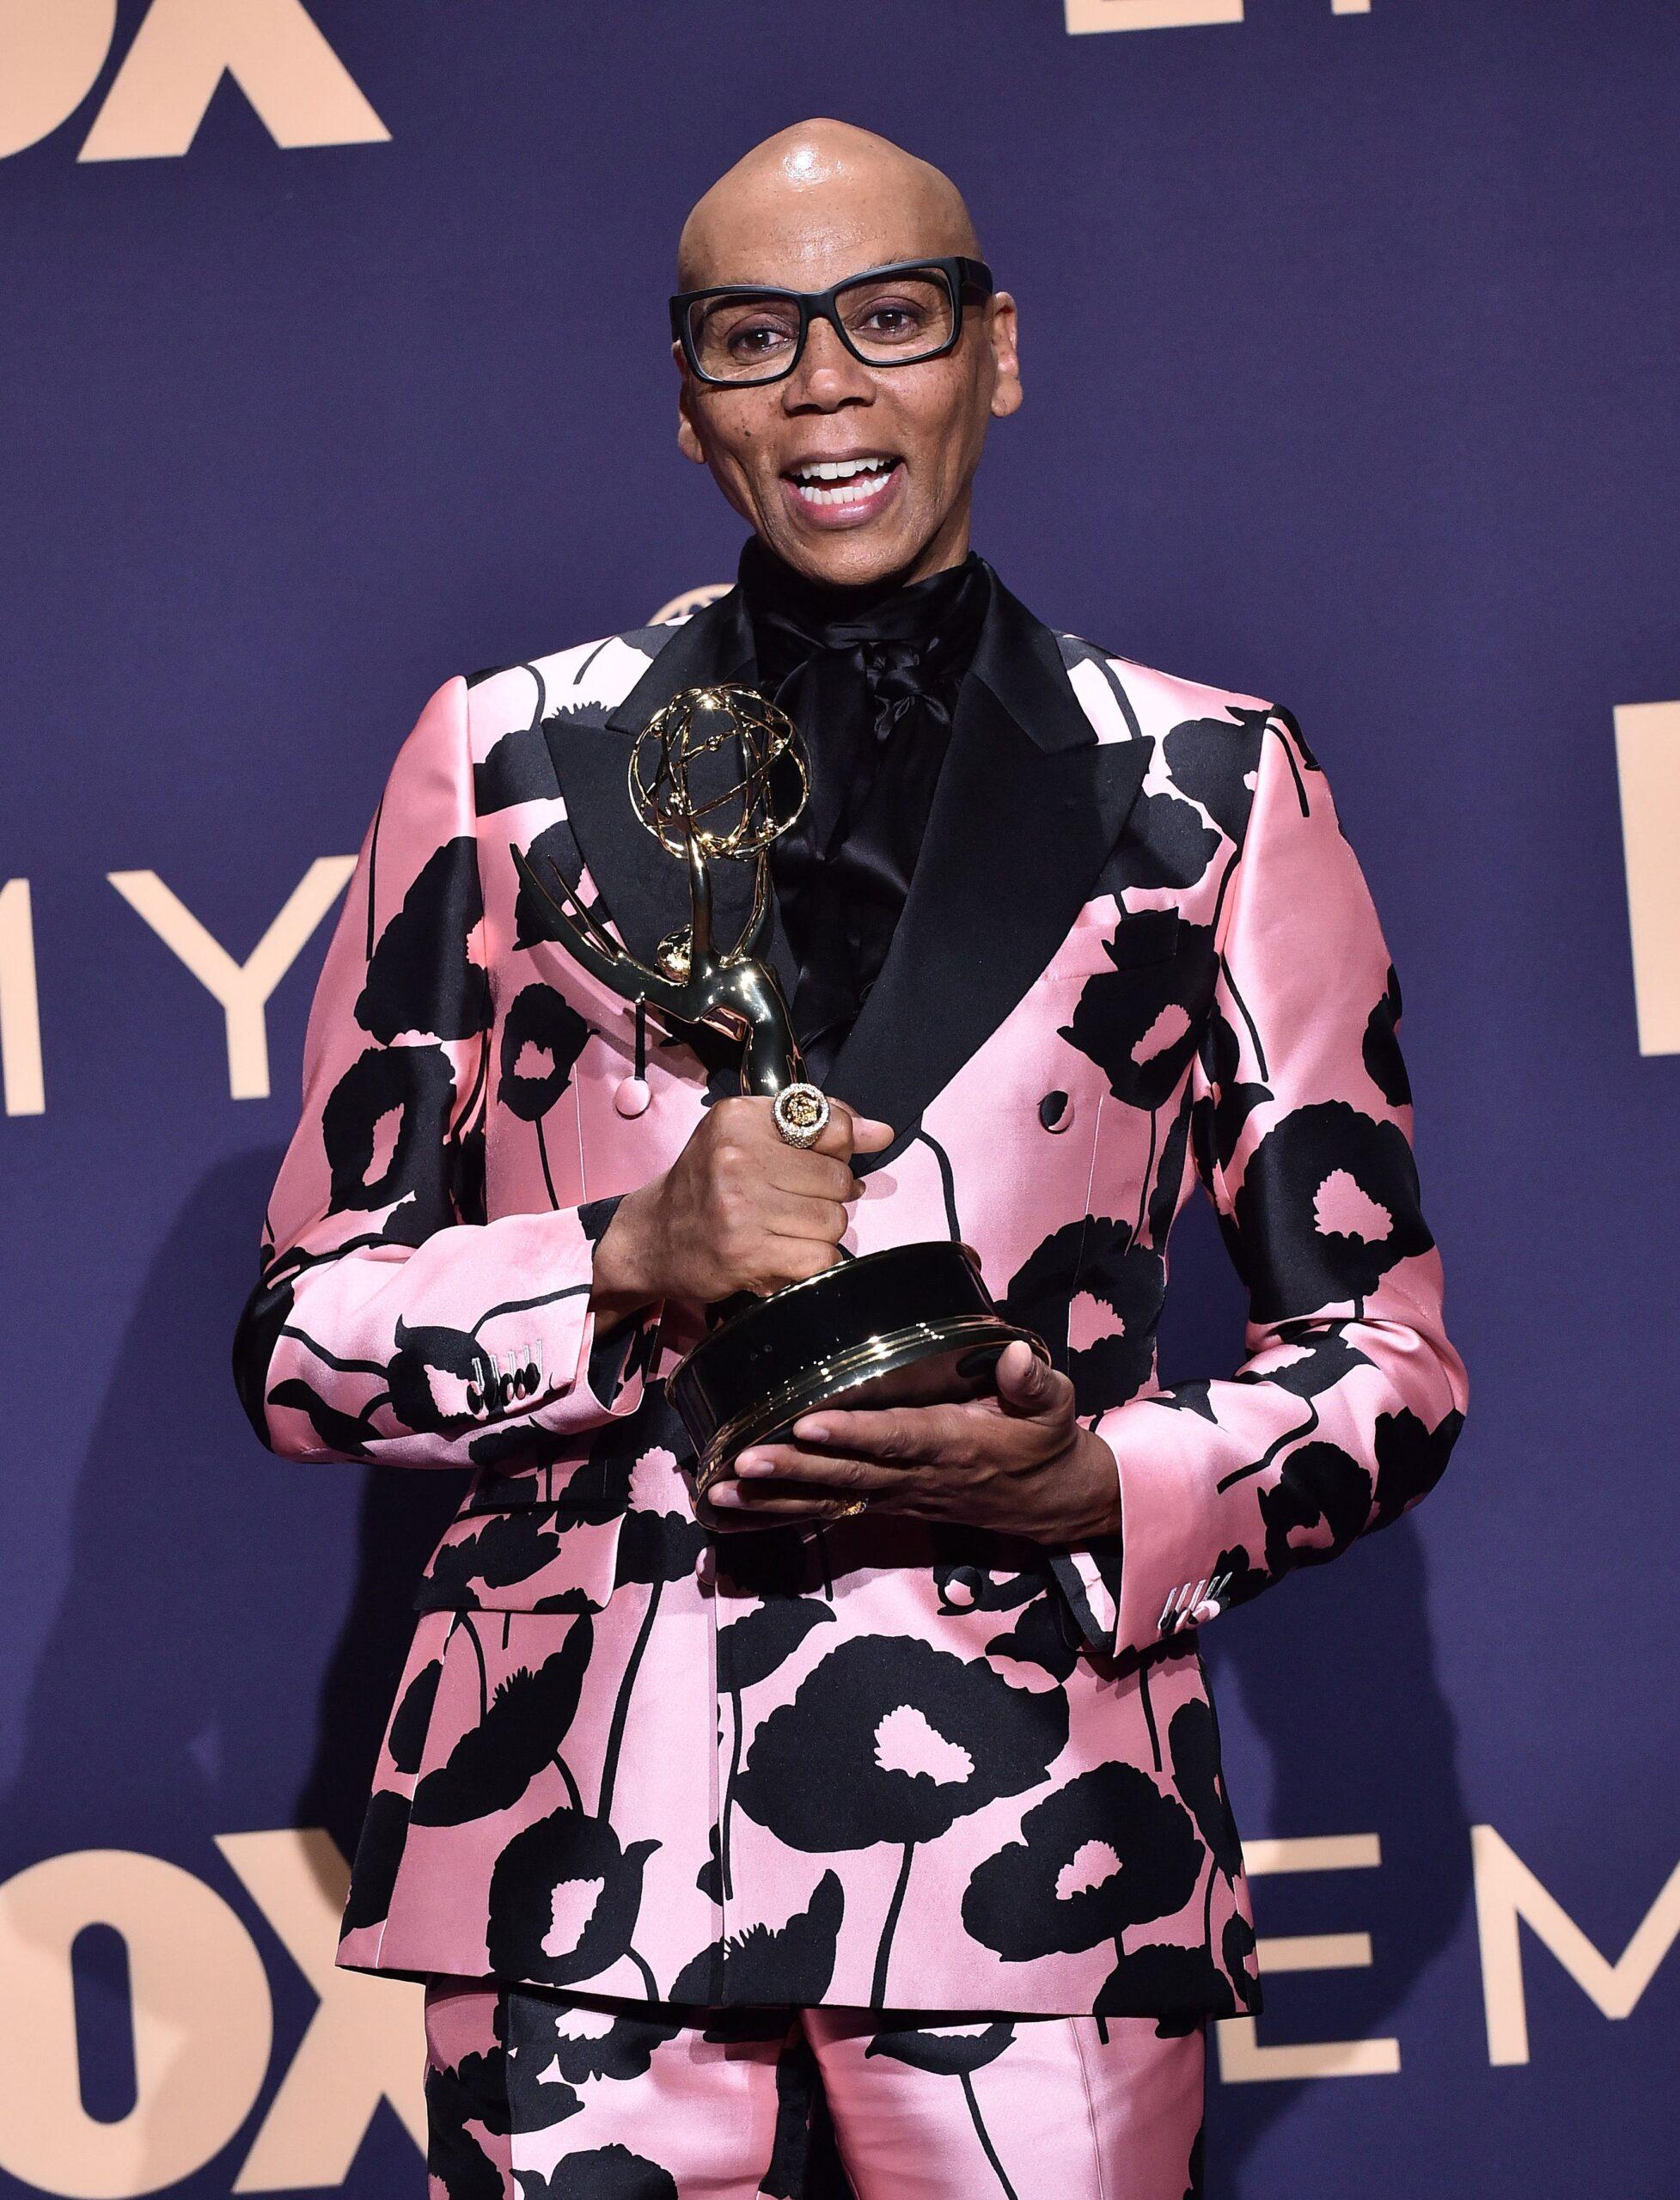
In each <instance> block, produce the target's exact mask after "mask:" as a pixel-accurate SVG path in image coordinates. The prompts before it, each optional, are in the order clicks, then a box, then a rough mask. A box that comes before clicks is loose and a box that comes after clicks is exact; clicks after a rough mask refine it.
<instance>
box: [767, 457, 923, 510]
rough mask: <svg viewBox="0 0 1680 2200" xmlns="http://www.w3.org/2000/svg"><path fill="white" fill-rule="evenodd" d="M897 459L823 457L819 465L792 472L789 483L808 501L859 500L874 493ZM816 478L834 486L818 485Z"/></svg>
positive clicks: (849, 502)
mask: <svg viewBox="0 0 1680 2200" xmlns="http://www.w3.org/2000/svg"><path fill="white" fill-rule="evenodd" d="M897 462H898V461H896V460H895V459H890V458H841V459H825V460H824V461H822V463H821V464H820V465H815V466H805V467H801V468H800V469H799V471H798V472H797V474H794V475H793V476H792V480H793V486H794V487H795V488H796V489H797V491H798V492H799V494H800V495H801V496H802V497H803V498H804V499H805V501H806V502H807V503H808V504H861V503H862V502H863V501H864V498H866V497H872V496H874V495H875V494H876V492H877V490H878V489H879V488H880V486H881V484H882V481H883V480H884V479H885V477H886V475H887V474H889V473H890V472H891V471H892V469H893V467H895V465H896V464H897ZM820 481H826V482H833V483H834V487H832V488H820V487H818V486H817V484H818V482H820Z"/></svg>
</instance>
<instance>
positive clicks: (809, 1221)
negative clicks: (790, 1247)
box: [763, 1192, 852, 1245]
mask: <svg viewBox="0 0 1680 2200" xmlns="http://www.w3.org/2000/svg"><path fill="white" fill-rule="evenodd" d="M851 1219H852V1218H851V1216H850V1215H849V1214H847V1213H846V1209H845V1208H844V1207H842V1206H841V1205H840V1201H838V1200H823V1199H803V1198H801V1197H800V1195H798V1194H797V1192H778V1193H777V1194H776V1195H775V1196H774V1198H773V1199H770V1200H767V1201H766V1202H765V1205H764V1208H763V1224H764V1227H765V1229H766V1230H767V1231H768V1232H769V1234H770V1235H771V1236H772V1237H817V1238H821V1239H822V1242H823V1243H824V1244H829V1245H836V1244H839V1243H840V1239H841V1238H842V1237H844V1236H845V1235H846V1227H847V1225H848V1224H849V1223H850V1221H851Z"/></svg>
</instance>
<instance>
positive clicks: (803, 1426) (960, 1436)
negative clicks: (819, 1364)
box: [792, 1406, 974, 1462]
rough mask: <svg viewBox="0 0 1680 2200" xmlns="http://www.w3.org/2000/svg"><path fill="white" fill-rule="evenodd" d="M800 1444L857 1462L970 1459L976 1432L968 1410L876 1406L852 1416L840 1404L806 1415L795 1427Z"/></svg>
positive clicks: (951, 1407) (795, 1436) (959, 1408)
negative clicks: (841, 1455)
mask: <svg viewBox="0 0 1680 2200" xmlns="http://www.w3.org/2000/svg"><path fill="white" fill-rule="evenodd" d="M792 1433H793V1435H794V1438H795V1439H796V1441H797V1442H798V1443H799V1444H802V1445H812V1446H815V1447H817V1448H816V1451H815V1452H814V1453H813V1454H812V1456H815V1457H822V1455H823V1454H825V1453H828V1452H831V1451H832V1452H837V1453H841V1454H844V1455H845V1456H846V1457H851V1458H855V1459H876V1460H887V1461H889V1462H890V1461H896V1460H903V1461H907V1462H908V1461H912V1460H915V1461H922V1460H929V1459H944V1460H953V1459H964V1458H967V1457H968V1455H969V1453H970V1451H972V1449H973V1444H974V1427H973V1426H972V1423H971V1420H970V1412H969V1409H967V1408H965V1407H962V1406H891V1407H883V1406H872V1407H870V1408H867V1409H864V1410H862V1411H858V1412H851V1413H846V1412H843V1411H841V1410H840V1409H838V1408H836V1407H834V1406H824V1407H822V1409H820V1410H819V1411H818V1412H816V1413H811V1414H806V1415H803V1416H802V1417H801V1418H800V1419H799V1420H797V1421H795V1422H794V1424H793V1432H792Z"/></svg>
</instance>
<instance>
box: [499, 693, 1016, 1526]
mask: <svg viewBox="0 0 1680 2200" xmlns="http://www.w3.org/2000/svg"><path fill="white" fill-rule="evenodd" d="M629 791H630V800H631V802H632V805H633V807H634V809H635V812H636V815H637V816H638V818H639V819H640V820H641V822H642V823H643V824H644V825H645V827H646V828H647V829H648V831H649V832H650V833H651V834H652V835H653V837H654V839H655V840H657V841H658V843H659V845H660V846H661V847H662V848H663V850H664V851H665V853H667V854H668V855H669V856H671V857H673V858H674V859H677V860H680V861H681V862H683V863H685V864H686V865H687V870H688V884H689V889H690V895H691V907H692V911H693V916H692V920H691V922H690V923H688V924H687V925H685V926H682V927H681V929H680V930H679V931H677V932H672V933H670V934H669V936H668V937H667V938H664V939H663V940H661V942H660V943H659V945H658V947H657V949H656V950H655V954H654V960H653V962H652V963H651V964H650V963H643V962H641V961H639V960H638V958H637V957H636V956H633V955H632V954H630V953H629V952H627V950H626V949H624V948H622V947H620V945H619V944H617V943H616V942H615V941H614V940H611V939H609V938H608V937H607V935H606V933H605V932H602V929H601V927H600V926H599V925H597V924H596V922H595V920H594V919H593V918H592V917H590V914H589V913H588V912H587V911H586V910H585V909H584V908H583V904H582V902H581V901H579V899H578V896H577V889H576V888H575V887H574V886H573V885H572V884H571V881H570V880H568V879H567V878H566V877H565V875H564V874H563V873H562V872H561V871H559V868H558V866H557V865H553V864H552V863H551V864H549V865H547V870H548V873H549V876H548V877H547V878H544V877H541V876H540V875H539V873H538V872H537V871H536V869H535V867H534V866H533V865H531V863H530V862H529V861H528V859H527V857H526V856H525V855H524V853H522V850H520V849H519V848H517V847H516V848H515V849H514V850H513V858H514V862H515V865H516V867H517V869H518V871H519V874H520V876H521V877H522V879H523V880H524V881H525V883H526V884H527V885H528V887H529V888H530V889H531V890H532V891H533V893H535V895H538V896H539V897H540V899H541V901H542V903H543V904H544V906H545V907H546V908H547V912H548V914H549V916H550V918H551V920H552V922H553V928H554V932H555V936H556V938H558V940H559V943H560V944H561V945H562V946H564V947H565V950H566V952H567V953H568V954H569V955H571V957H572V958H573V960H574V961H575V962H577V963H579V964H580V965H581V966H582V968H583V969H585V970H587V971H588V972H589V973H590V975H591V976H592V977H594V978H596V979H598V980H599V981H601V982H602V984H603V985H606V986H609V987H612V988H613V990H614V992H616V993H620V994H621V995H622V996H623V997H624V998H625V999H626V1000H632V1001H641V1002H645V1004H646V1005H647V1007H648V1008H650V1009H651V1010H653V1011H656V1012H657V1014H658V1015H659V1016H660V1017H661V1018H663V1019H664V1020H665V1021H666V1022H668V1023H673V1024H691V1025H692V1024H707V1025H709V1026H710V1027H711V1028H712V1030H718V1031H723V1032H726V1033H727V1034H729V1036H730V1037H732V1038H735V1039H737V1040H739V1041H740V1042H741V1045H742V1065H741V1089H742V1091H743V1092H748V1093H758V1094H760V1095H761V1096H762V1097H764V1098H766V1099H769V1100H773V1101H774V1102H775V1103H776V1105H777V1123H778V1127H779V1130H780V1131H781V1134H782V1135H783V1137H785V1139H787V1140H788V1141H789V1143H790V1144H792V1145H796V1146H797V1145H809V1143H811V1142H812V1140H814V1139H815V1138H816V1136H817V1135H819V1134H820V1133H821V1129H822V1123H823V1122H825V1121H827V1118H828V1102H827V1100H826V1099H825V1098H824V1097H823V1095H822V1093H821V1092H820V1091H817V1089H816V1086H815V1085H809V1084H808V1083H806V1081H805V1079H804V1075H803V1064H802V1063H801V1060H800V1058H799V1049H798V1047H797V1044H796V1043H795V1041H794V1036H793V1028H792V1025H791V1022H790V1021H789V1018H788V1012H787V1005H786V1003H785V1001H784V1000H783V999H782V995H781V990H780V987H779V986H778V985H777V982H776V978H775V975H774V973H773V971H772V970H771V969H770V968H769V967H768V965H767V963H763V962H761V961H760V960H759V959H758V958H759V950H761V948H762V946H763V944H764V942H765V939H766V938H767V932H768V927H769V922H770V894H771V886H770V864H769V857H768V853H767V851H768V849H769V846H770V844H771V842H772V841H773V840H775V839H776V838H777V836H778V835H779V834H782V833H785V831H786V830H787V828H788V827H789V826H790V825H791V824H792V823H793V822H794V820H795V819H796V818H797V816H798V815H799V813H800V811H801V810H803V807H804V803H805V798H806V795H807V792H808V791H809V770H808V767H807V765H806V761H805V757H804V753H803V744H802V743H801V741H800V738H799V735H798V732H797V729H796V728H795V726H794V724H793V722H792V720H791V718H789V717H788V716H787V714H786V713H785V712H783V711H780V710H779V709H777V707H776V706H775V705H774V704H773V703H772V702H769V701H767V700H766V698H765V697H764V696H762V695H761V694H759V693H758V691H757V690H756V689H755V688H744V687H736V686H730V685H719V686H717V687H711V688H684V689H682V690H681V693H680V694H676V695H674V696H673V697H672V698H671V700H670V701H669V703H667V704H666V705H665V706H664V707H663V709H662V710H661V711H659V712H657V715H656V716H655V717H654V718H651V719H650V720H649V722H648V724H646V725H645V727H644V728H643V730H642V731H641V732H640V733H639V734H638V736H637V737H636V742H635V745H634V747H633V748H632V750H631V755H630V770H629ZM719 858H722V859H725V860H734V861H737V862H750V863H751V864H752V865H754V875H753V900H752V908H751V911H750V914H748V919H747V922H746V925H745V926H744V927H743V929H742V934H741V937H740V938H739V939H738V940H737V941H736V944H735V945H734V946H733V947H732V948H729V949H727V950H724V951H722V952H720V951H719V950H718V946H717V944H716V943H715V941H714V939H713V937H712V876H711V871H710V868H709V866H710V865H711V864H712V862H713V861H714V860H716V859H719ZM712 1312H713V1316H714V1325H713V1326H712V1328H711V1329H709V1330H708V1331H707V1333H706V1335H705V1336H704V1337H702V1338H701V1339H700V1341H699V1343H698V1344H696V1345H695V1346H694V1347H693V1350H692V1351H690V1352H689V1353H688V1354H687V1356H686V1357H685V1358H684V1359H683V1360H681V1361H680V1362H679V1364H678V1365H677V1366H675V1368H674V1369H673V1370H672V1371H671V1373H670V1375H669V1378H667V1388H668V1390H669V1395H670V1397H671V1401H672V1402H673V1403H674V1405H675V1408H676V1409H677V1412H678V1414H679V1415H681V1420H682V1423H683V1426H684V1427H685V1428H686V1429H687V1432H688V1435H689V1437H690V1439H691V1440H692V1441H693V1446H694V1454H695V1487H696V1488H697V1489H698V1490H700V1491H702V1492H703V1491H705V1490H706V1488H709V1487H710V1485H711V1484H712V1482H714V1481H716V1480H717V1479H718V1476H720V1475H723V1474H725V1473H727V1472H728V1471H729V1470H730V1464H731V1463H732V1462H733V1460H734V1459H735V1457H736V1454H737V1453H738V1452H740V1451H744V1450H745V1449H746V1447H747V1446H748V1445H749V1444H755V1443H767V1442H773V1441H774V1440H775V1439H777V1438H778V1437H779V1435H782V1434H784V1433H785V1432H786V1430H787V1429H788V1427H790V1425H791V1423H792V1422H793V1421H796V1420H797V1418H798V1417H799V1415H801V1414H805V1413H810V1412H813V1411H815V1410H816V1408H818V1407H819V1406H822V1405H827V1404H829V1403H831V1402H844V1403H845V1404H846V1405H847V1406H863V1405H884V1404H908V1403H930V1402H935V1401H938V1400H945V1399H960V1398H968V1397H974V1396H979V1395H980V1394H981V1393H982V1392H983V1391H985V1390H988V1389H989V1388H990V1387H991V1376H992V1370H993V1366H994V1365H995V1363H996V1360H997V1357H998V1354H999V1352H1000V1351H1001V1350H1002V1349H1003V1347H1004V1346H1005V1345H1006V1344H1009V1343H1011V1341H1013V1340H1014V1339H1016V1338H1017V1337H1019V1338H1022V1339H1023V1340H1024V1341H1026V1342H1027V1343H1029V1344H1030V1345H1031V1346H1032V1347H1033V1348H1034V1350H1035V1352H1037V1353H1038V1354H1040V1355H1041V1356H1042V1357H1044V1358H1047V1359H1048V1353H1047V1352H1046V1350H1045V1347H1044V1345H1043V1343H1042V1341H1041V1340H1040V1339H1039V1338H1037V1337H1035V1335H1033V1334H1032V1332H1031V1331H1030V1330H1029V1329H1022V1328H1020V1327H1018V1326H1017V1324H1016V1323H1012V1322H1009V1321H1007V1320H1005V1317H1003V1315H1002V1314H1001V1313H1000V1312H999V1310H998V1308H997V1306H996V1305H995V1304H994V1303H993V1299H992V1298H991V1295H990V1293H989V1292H987V1288H986V1286H985V1284H984V1282H983V1281H982V1280H981V1274H980V1269H979V1265H978V1263H977V1262H976V1261H975V1258H974V1255H973V1253H972V1252H971V1251H970V1250H968V1247H967V1246H966V1245H960V1244H952V1243H950V1241H948V1240H943V1239H941V1240H937V1241H933V1242H930V1243H926V1244H910V1245H895V1246H890V1247H889V1248H887V1249H886V1250H884V1251H882V1252H877V1253H867V1254H864V1255H863V1256H861V1257H859V1258H855V1259H844V1260H842V1261H841V1262H840V1263H839V1264H838V1265H837V1266H835V1267H834V1268H826V1269H824V1270H823V1272H822V1274H820V1275H816V1276H812V1277H810V1278H809V1279H808V1280H806V1281H804V1282H803V1283H793V1284H789V1285H787V1286H785V1288H784V1289H782V1290H780V1291H776V1292H771V1294H770V1295H769V1296H768V1297H767V1298H764V1299H758V1298H754V1297H752V1296H750V1295H749V1294H747V1293H741V1294H739V1295H738V1296H737V1297H736V1299H731V1300H729V1301H728V1302H726V1304H725V1305H724V1306H723V1307H721V1308H717V1309H713V1310H712ZM853 1509H857V1508H855V1507H854V1508H853Z"/></svg>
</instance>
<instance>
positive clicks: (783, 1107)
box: [773, 1085, 829, 1146]
mask: <svg viewBox="0 0 1680 2200" xmlns="http://www.w3.org/2000/svg"><path fill="white" fill-rule="evenodd" d="M773 1114H774V1116H775V1120H776V1128H777V1130H778V1132H779V1134H780V1135H781V1137H782V1138H783V1139H784V1140H785V1142H786V1143H787V1144H788V1145H789V1146H815V1145H816V1141H817V1140H818V1139H820V1138H821V1137H822V1134H823V1131H824V1130H825V1129H826V1128H827V1127H828V1115H829V1109H828V1094H827V1093H826V1092H822V1091H819V1090H818V1088H817V1087H816V1085H784V1086H783V1087H782V1089H781V1091H779V1093H778V1094H777V1095H776V1098H775V1103H774V1107H773Z"/></svg>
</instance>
